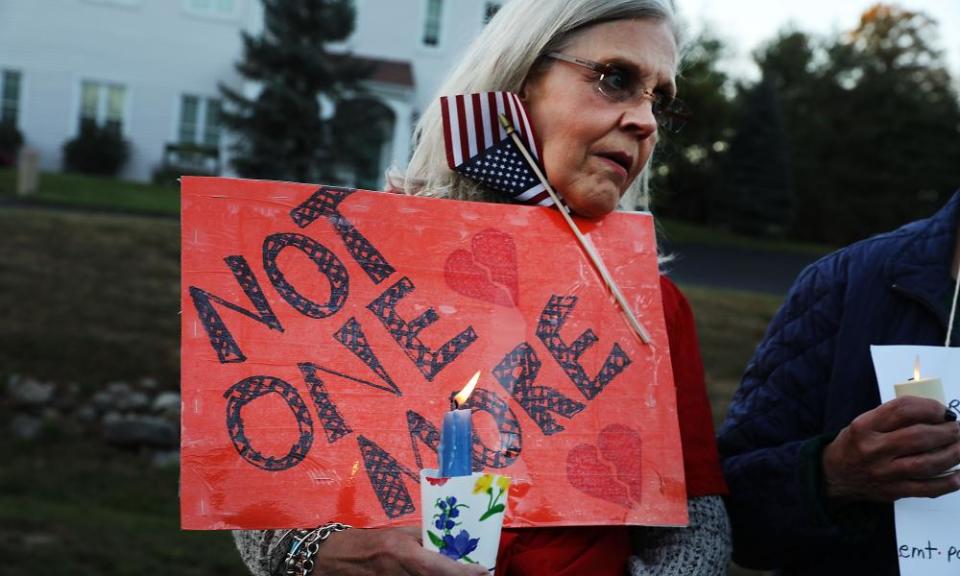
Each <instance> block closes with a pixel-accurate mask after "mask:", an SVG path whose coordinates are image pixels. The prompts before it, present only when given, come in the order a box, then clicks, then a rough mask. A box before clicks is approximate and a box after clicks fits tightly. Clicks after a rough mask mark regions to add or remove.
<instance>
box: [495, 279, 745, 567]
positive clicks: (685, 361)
mask: <svg viewBox="0 0 960 576" xmlns="http://www.w3.org/2000/svg"><path fill="white" fill-rule="evenodd" d="M660 291H661V294H662V297H663V314H664V317H665V319H666V324H667V337H668V338H669V340H670V361H671V365H672V366H673V377H674V380H675V382H676V388H677V416H678V418H679V420H680V442H681V444H682V446H683V469H684V476H685V477H686V483H687V497H688V498H692V497H696V496H711V495H723V494H726V493H727V486H726V484H725V483H724V481H723V474H722V473H721V471H720V460H719V457H718V455H717V445H716V441H715V439H714V432H713V416H712V413H711V411H710V403H709V402H708V401H707V388H706V383H705V381H704V374H703V360H702V359H701V358H700V347H699V345H698V343H697V329H696V325H695V324H694V321H693V311H692V310H691V309H690V304H689V303H688V302H687V299H686V298H684V296H683V294H681V293H680V290H679V289H678V288H677V287H676V286H675V285H674V284H673V282H671V281H670V280H668V279H667V278H666V277H664V276H661V277H660ZM630 553H631V546H630V538H629V529H628V528H627V527H626V526H598V527H579V526H577V527H567V528H534V529H529V528H528V529H514V530H511V529H506V530H504V532H503V537H502V539H501V541H500V552H499V554H498V557H497V574H500V575H501V576H529V575H534V574H552V575H554V576H578V575H584V576H586V575H590V576H604V575H617V576H621V575H623V574H625V573H626V569H627V560H628V559H629V557H630Z"/></svg>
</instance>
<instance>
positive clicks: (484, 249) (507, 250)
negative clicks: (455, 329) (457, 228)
mask: <svg viewBox="0 0 960 576" xmlns="http://www.w3.org/2000/svg"><path fill="white" fill-rule="evenodd" d="M443 272H444V278H445V279H446V282H447V286H449V287H450V288H452V289H453V290H455V291H457V292H459V293H460V294H463V295H464V296H469V297H470V298H476V299H478V300H484V301H486V302H491V303H493V304H498V305H500V306H506V307H508V308H514V307H516V305H517V302H518V295H519V292H520V290H519V282H518V274H517V246H516V244H515V243H514V241H513V238H512V237H510V235H509V234H505V233H503V232H501V231H499V230H495V229H493V228H488V229H486V230H483V231H481V232H478V233H476V234H475V235H474V236H473V238H471V239H470V251H467V250H464V249H462V248H461V249H459V250H455V251H454V252H453V253H452V254H450V256H448V257H447V263H446V265H445V266H444V270H443Z"/></svg>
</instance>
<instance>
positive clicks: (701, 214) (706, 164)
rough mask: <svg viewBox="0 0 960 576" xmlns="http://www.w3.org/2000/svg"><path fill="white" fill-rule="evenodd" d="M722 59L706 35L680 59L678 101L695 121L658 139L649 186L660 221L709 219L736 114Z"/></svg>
mask: <svg viewBox="0 0 960 576" xmlns="http://www.w3.org/2000/svg"><path fill="white" fill-rule="evenodd" d="M725 53H726V46H725V45H724V43H723V41H722V40H721V39H720V38H717V37H715V36H713V35H711V34H709V33H704V34H702V35H701V36H699V37H697V38H696V39H694V40H693V41H692V42H691V43H690V46H689V48H688V49H687V50H686V52H685V54H684V58H683V63H682V65H681V72H680V74H679V76H678V78H677V95H678V96H679V97H680V98H681V99H682V100H683V101H684V102H686V103H687V104H688V105H689V106H690V108H691V110H693V118H691V120H690V122H688V123H687V125H686V126H684V127H683V130H682V131H681V132H680V133H679V134H669V133H661V135H660V140H661V141H660V144H659V145H658V146H657V151H656V157H655V163H654V171H653V178H652V182H651V187H652V189H653V201H654V205H655V207H656V211H657V213H658V214H660V215H663V216H668V217H673V218H679V219H682V220H688V221H693V222H700V223H706V222H708V221H709V220H710V218H711V214H712V212H713V209H714V204H715V200H714V196H715V194H716V193H717V187H716V182H717V180H718V178H719V170H720V165H721V160H722V158H723V154H724V152H725V151H726V149H727V146H728V141H729V138H730V137H731V121H732V118H733V114H734V111H733V104H732V102H731V99H730V97H729V96H728V92H729V90H728V86H727V85H728V83H729V78H728V77H727V75H726V74H725V73H724V72H722V71H721V70H720V69H719V68H718V63H719V62H721V61H722V59H723V57H724V56H725Z"/></svg>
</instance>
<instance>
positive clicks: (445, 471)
mask: <svg viewBox="0 0 960 576" xmlns="http://www.w3.org/2000/svg"><path fill="white" fill-rule="evenodd" d="M472 437H473V422H472V421H471V420H470V410H451V411H449V412H447V413H446V414H444V415H443V428H442V429H441V430H440V475H441V476H443V477H444V478H450V477H452V476H469V475H470V474H472V473H473V470H472V467H471V461H472V458H473V454H472V450H471V440H472Z"/></svg>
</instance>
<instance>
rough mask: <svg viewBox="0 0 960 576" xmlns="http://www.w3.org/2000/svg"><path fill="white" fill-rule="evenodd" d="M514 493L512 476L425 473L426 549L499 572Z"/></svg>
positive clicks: (422, 486)
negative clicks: (503, 533) (504, 529)
mask: <svg viewBox="0 0 960 576" xmlns="http://www.w3.org/2000/svg"><path fill="white" fill-rule="evenodd" d="M509 489H510V477H509V476H502V475H500V474H490V473H484V472H474V473H473V474H471V475H469V476H453V477H450V478H444V477H441V476H440V474H439V472H437V471H436V470H421V471H420V496H421V500H420V502H421V510H422V511H423V518H422V520H423V523H422V525H421V526H422V528H421V536H422V538H423V547H424V548H426V549H428V550H434V551H436V552H439V553H440V554H443V555H444V556H447V557H448V558H451V559H453V560H456V561H457V562H463V563H466V564H480V565H482V566H484V567H485V568H487V570H488V571H489V572H490V573H491V574H493V573H494V568H495V567H496V561H497V550H498V548H499V547H500V529H501V528H502V527H503V516H504V514H505V513H506V509H507V498H508V492H509Z"/></svg>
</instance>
